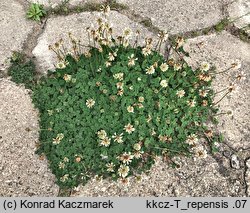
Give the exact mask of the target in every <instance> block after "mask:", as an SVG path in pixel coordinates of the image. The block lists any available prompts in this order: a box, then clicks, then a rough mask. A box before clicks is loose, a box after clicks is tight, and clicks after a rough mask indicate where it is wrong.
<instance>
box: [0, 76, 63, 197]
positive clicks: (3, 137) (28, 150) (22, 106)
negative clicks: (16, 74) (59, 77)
mask: <svg viewBox="0 0 250 213" xmlns="http://www.w3.org/2000/svg"><path fill="white" fill-rule="evenodd" d="M28 93H29V91H28V90H25V89H24V88H23V87H20V86H17V85H16V84H15V83H13V82H11V81H10V80H8V79H0V196H2V197H9V196H11V197H20V196H21V197H25V196H28V197H29V196H57V195H58V190H59V189H58V186H56V185H55V178H54V176H53V175H52V173H51V172H50V170H49V169H48V163H47V162H46V160H40V159H39V156H38V155H36V154H35V150H36V143H37V142H38V138H39V134H38V130H39V127H38V113H37V111H35V110H34V107H33V104H32V103H31V99H30V96H29V94H28Z"/></svg>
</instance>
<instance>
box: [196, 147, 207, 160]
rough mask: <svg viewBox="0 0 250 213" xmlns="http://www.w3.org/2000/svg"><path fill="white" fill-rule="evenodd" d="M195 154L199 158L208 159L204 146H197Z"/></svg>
mask: <svg viewBox="0 0 250 213" xmlns="http://www.w3.org/2000/svg"><path fill="white" fill-rule="evenodd" d="M194 154H195V157H197V158H206V157H207V151H206V150H205V149H204V147H203V146H196V147H195V148H194Z"/></svg>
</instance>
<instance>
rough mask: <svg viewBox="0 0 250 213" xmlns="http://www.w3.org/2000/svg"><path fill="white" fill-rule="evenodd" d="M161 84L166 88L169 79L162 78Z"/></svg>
mask: <svg viewBox="0 0 250 213" xmlns="http://www.w3.org/2000/svg"><path fill="white" fill-rule="evenodd" d="M160 85H161V86H162V87H164V88H165V87H167V86H168V82H167V80H161V82H160Z"/></svg>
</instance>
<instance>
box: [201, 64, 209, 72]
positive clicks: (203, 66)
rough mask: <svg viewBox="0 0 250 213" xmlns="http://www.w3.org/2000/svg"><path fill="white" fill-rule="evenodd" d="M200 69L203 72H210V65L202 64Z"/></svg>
mask: <svg viewBox="0 0 250 213" xmlns="http://www.w3.org/2000/svg"><path fill="white" fill-rule="evenodd" d="M200 69H201V70H202V71H208V70H209V69H210V64H209V63H207V62H202V63H201V67H200Z"/></svg>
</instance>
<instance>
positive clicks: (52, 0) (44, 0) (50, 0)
mask: <svg viewBox="0 0 250 213" xmlns="http://www.w3.org/2000/svg"><path fill="white" fill-rule="evenodd" d="M28 1H29V2H30V3H39V4H42V5H44V6H45V7H47V8H48V7H52V8H53V7H56V6H58V5H61V4H63V3H65V2H67V1H65V0H28ZM102 2H104V0H69V1H68V5H69V6H78V5H80V4H81V5H82V4H85V3H102Z"/></svg>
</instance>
